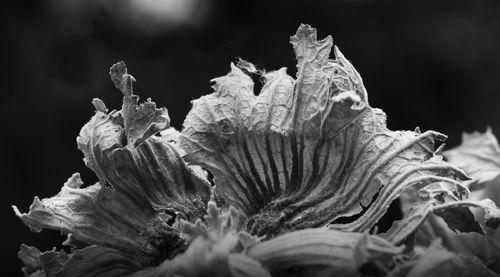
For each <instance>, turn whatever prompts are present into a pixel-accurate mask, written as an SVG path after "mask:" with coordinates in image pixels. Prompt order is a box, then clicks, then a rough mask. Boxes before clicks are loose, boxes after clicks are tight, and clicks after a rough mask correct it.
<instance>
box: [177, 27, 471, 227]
mask: <svg viewBox="0 0 500 277" xmlns="http://www.w3.org/2000/svg"><path fill="white" fill-rule="evenodd" d="M291 43H292V45H293V47H294V49H295V53H296V56H297V60H298V64H297V67H298V73H297V79H296V80H294V79H293V78H292V77H290V76H288V75H287V74H286V72H285V71H286V70H285V69H280V70H278V71H275V72H270V73H267V74H265V75H264V79H265V84H264V86H263V88H262V91H261V92H260V94H259V95H258V96H256V95H254V92H253V82H252V80H251V79H250V77H249V76H247V75H246V74H245V73H244V72H243V71H241V70H240V69H239V68H238V67H236V66H234V65H231V72H230V73H229V74H228V75H226V76H224V77H220V78H217V79H215V80H214V81H215V85H214V87H213V88H214V90H215V92H214V93H212V94H209V95H206V96H203V97H201V98H200V99H198V100H195V101H193V108H192V110H191V112H190V113H189V114H188V116H187V118H186V120H185V122H184V128H183V131H182V135H181V137H180V145H181V147H182V148H183V149H184V150H185V152H186V155H185V156H184V158H185V159H186V160H187V161H188V162H190V163H192V164H198V165H201V166H202V167H204V168H206V169H208V170H209V171H211V172H212V173H213V174H214V176H215V183H216V191H217V192H218V194H219V195H221V196H222V197H223V198H225V199H226V200H227V202H229V204H231V205H233V206H235V207H236V208H238V209H239V210H241V211H242V212H244V213H245V215H246V216H247V217H249V220H248V222H247V223H246V227H247V228H248V229H249V230H250V231H251V232H252V233H254V234H258V235H262V234H267V235H271V236H272V235H275V234H279V233H282V232H285V231H287V230H294V229H304V228H310V227H318V226H326V225H330V224H332V223H333V224H332V225H331V228H334V229H339V230H346V231H365V230H369V229H370V228H371V227H372V226H373V225H374V224H376V222H377V220H378V219H379V218H380V217H382V215H383V214H384V213H385V211H386V210H387V207H388V206H389V205H390V203H391V202H392V201H393V200H394V199H396V198H397V197H398V196H399V194H400V193H401V192H402V191H403V190H404V189H405V188H406V187H408V186H416V187H419V188H421V187H423V186H425V185H427V184H429V183H432V182H437V181H439V182H445V183H451V184H455V183H457V182H458V180H463V179H466V177H465V175H464V173H463V172H462V171H460V170H459V169H458V168H456V167H454V166H452V165H450V164H448V163H446V162H444V161H442V160H441V159H440V157H439V156H438V155H436V154H435V152H434V141H435V140H444V139H445V138H446V137H445V136H444V135H442V134H439V133H437V132H433V131H428V132H425V133H420V131H418V130H417V131H415V132H409V131H407V132H404V131H396V132H394V131H390V130H388V129H387V128H386V122H385V121H386V117H385V114H384V113H383V112H382V111H381V110H379V109H374V108H371V107H370V106H369V104H368V97H367V94H366V90H365V88H364V86H363V83H362V80H361V77H360V76H359V74H358V73H357V72H356V70H355V69H354V67H353V66H352V65H351V63H349V61H347V59H346V58H345V57H344V56H343V55H342V54H341V53H340V51H339V50H338V48H334V52H335V59H334V60H330V59H329V54H330V51H331V46H332V39H331V38H330V37H328V38H327V39H324V40H322V41H317V40H316V30H315V29H313V28H311V27H309V26H308V25H301V26H300V28H299V29H298V31H297V34H296V35H295V36H294V37H292V38H291ZM246 67H248V65H247V66H246Z"/></svg>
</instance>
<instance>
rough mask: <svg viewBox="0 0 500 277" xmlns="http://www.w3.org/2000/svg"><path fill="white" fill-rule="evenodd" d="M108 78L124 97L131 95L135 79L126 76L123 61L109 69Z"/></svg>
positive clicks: (126, 71)
mask: <svg viewBox="0 0 500 277" xmlns="http://www.w3.org/2000/svg"><path fill="white" fill-rule="evenodd" d="M109 76H110V77H111V80H112V81H113V83H115V87H116V88H117V89H119V90H120V91H121V92H122V93H123V94H124V95H125V96H131V95H132V83H133V82H135V78H134V77H133V76H132V75H130V74H128V70H127V66H126V65H125V63H124V62H123V61H121V62H118V63H115V64H114V65H113V66H112V67H111V68H110V69H109Z"/></svg>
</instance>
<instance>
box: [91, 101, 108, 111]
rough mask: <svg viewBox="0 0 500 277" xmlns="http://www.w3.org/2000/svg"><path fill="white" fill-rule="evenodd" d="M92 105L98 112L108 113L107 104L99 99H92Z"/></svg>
mask: <svg viewBox="0 0 500 277" xmlns="http://www.w3.org/2000/svg"><path fill="white" fill-rule="evenodd" d="M92 105H94V108H95V109H96V111H98V112H102V113H107V112H108V108H107V107H106V104H104V102H103V101H102V100H101V99H99V98H94V99H92Z"/></svg>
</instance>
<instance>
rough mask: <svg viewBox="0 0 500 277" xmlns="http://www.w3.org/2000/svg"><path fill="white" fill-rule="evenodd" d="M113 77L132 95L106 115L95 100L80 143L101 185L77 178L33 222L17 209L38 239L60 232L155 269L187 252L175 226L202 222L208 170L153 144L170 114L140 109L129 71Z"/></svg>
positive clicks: (34, 210)
mask: <svg viewBox="0 0 500 277" xmlns="http://www.w3.org/2000/svg"><path fill="white" fill-rule="evenodd" d="M110 73H111V76H112V79H113V81H114V82H115V84H116V85H117V87H118V88H120V89H121V90H122V92H123V93H124V95H125V96H124V98H123V101H124V104H123V108H122V110H121V111H118V112H117V111H112V112H110V113H109V114H106V113H105V111H106V108H105V105H104V104H103V103H102V101H100V100H94V101H93V103H94V105H95V106H96V110H97V111H96V114H95V116H94V117H92V119H91V120H90V122H89V123H87V124H86V125H85V126H84V127H83V128H82V130H81V132H80V136H79V137H78V138H77V142H78V147H79V148H80V150H81V151H82V152H83V153H84V156H85V158H84V161H85V163H86V165H87V166H89V167H90V168H91V169H92V170H93V171H94V172H95V173H96V174H97V176H98V177H99V180H100V182H99V183H97V184H95V185H93V186H88V187H82V185H83V182H82V181H81V180H80V177H79V175H78V174H74V175H73V176H72V177H71V178H70V179H69V180H68V181H67V182H66V183H65V184H64V186H63V188H62V189H61V192H60V193H59V194H57V195H56V196H54V197H52V198H48V199H43V200H41V201H40V200H39V199H38V198H35V201H34V202H33V204H32V205H31V207H30V212H29V213H28V214H21V213H20V212H19V211H18V210H17V208H15V207H14V209H15V211H16V214H17V215H18V216H19V217H20V218H21V219H22V220H23V222H25V223H26V224H27V225H28V226H30V228H31V229H33V230H34V231H40V230H41V229H42V228H49V229H56V230H60V231H61V232H63V233H64V234H71V235H72V236H73V237H74V238H75V239H76V240H79V241H85V242H87V243H89V244H96V245H99V246H104V247H110V248H114V249H116V250H118V251H121V252H123V253H124V254H125V255H130V256H134V257H135V259H136V260H137V261H138V262H139V263H140V264H142V265H149V264H155V263H158V262H161V261H163V260H164V259H165V258H167V257H170V256H172V255H175V254H176V253H177V252H178V251H181V250H182V248H183V241H182V240H181V238H180V237H179V234H178V233H179V232H178V231H177V230H175V229H173V228H172V227H171V226H170V225H169V223H168V221H169V219H171V217H172V216H175V215H176V214H182V216H184V217H185V218H187V219H188V220H192V219H195V218H198V217H200V215H203V214H204V212H205V207H206V203H207V202H208V200H209V198H210V195H211V186H210V183H209V181H208V180H207V179H206V175H203V174H201V173H200V172H199V171H200V170H201V169H199V168H196V167H194V168H193V167H191V166H188V165H187V164H186V163H185V162H184V161H183V160H182V159H181V157H180V151H179V148H178V146H177V145H176V144H175V143H174V144H171V143H170V142H168V141H166V140H164V138H162V137H160V136H154V134H155V133H157V132H159V131H161V130H163V129H165V128H167V127H168V115H167V114H166V110H165V109H156V108H155V106H154V103H152V102H150V101H148V102H147V103H146V104H142V105H140V106H138V107H137V105H136V104H137V101H138V97H137V96H136V95H133V94H132V85H131V83H132V80H133V77H131V76H130V75H128V74H127V72H126V67H125V64H123V63H118V64H116V65H114V66H113V67H112V68H111V71H110Z"/></svg>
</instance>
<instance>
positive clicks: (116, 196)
mask: <svg viewBox="0 0 500 277" xmlns="http://www.w3.org/2000/svg"><path fill="white" fill-rule="evenodd" d="M291 43H292V45H293V47H294V50H295V54H296V57H297V61H298V63H297V70H298V71H297V78H296V79H294V78H292V77H291V76H288V75H287V73H286V69H285V68H282V69H280V70H278V71H272V72H267V73H262V72H261V71H259V70H256V67H255V66H253V65H252V64H250V63H248V62H244V61H241V62H240V63H239V64H238V65H234V64H231V72H230V73H229V74H228V75H226V76H224V77H220V78H216V79H214V82H215V85H214V86H213V88H214V93H212V94H209V95H206V96H203V97H201V98H200V99H198V100H195V101H193V108H192V110H191V111H190V112H189V114H188V116H187V118H186V120H185V122H184V127H183V130H182V132H180V133H179V132H177V131H175V130H174V129H172V128H169V117H168V115H167V112H166V110H165V109H157V108H156V107H155V104H154V103H153V102H151V101H150V100H149V99H148V101H147V102H146V103H144V104H141V105H138V97H137V96H136V95H134V94H133V93H132V83H133V81H135V80H134V78H133V77H132V76H131V75H129V74H128V73H127V69H126V67H125V64H124V63H122V62H121V63H118V64H115V65H114V66H113V67H112V68H111V71H110V74H111V78H112V80H113V81H114V83H115V85H116V87H117V88H118V89H120V90H121V91H122V92H123V94H124V97H123V106H122V109H121V110H120V111H112V112H110V113H107V108H106V106H105V105H104V103H103V102H102V101H100V100H98V99H95V100H94V101H93V103H94V106H95V108H96V110H97V111H96V115H95V116H94V117H93V118H92V119H91V120H90V122H89V123H87V124H86V125H85V126H84V127H83V129H82V131H81V132H80V136H79V137H78V139H77V142H78V146H79V148H80V150H82V152H83V153H84V156H85V159H84V160H85V164H86V165H87V166H88V167H90V168H91V169H92V170H93V171H94V172H95V173H96V175H97V176H98V178H99V182H98V183H97V184H95V185H93V186H88V187H83V188H82V187H81V186H82V181H81V180H80V178H79V176H78V174H74V175H73V176H72V177H71V178H70V179H69V180H68V182H67V183H66V184H65V185H64V186H63V188H62V190H61V192H60V193H59V194H58V195H56V196H54V197H52V198H49V199H44V200H41V201H40V200H39V199H38V198H35V201H34V203H33V205H32V206H31V208H30V212H29V213H28V214H21V213H20V212H18V211H17V209H16V208H15V210H16V213H17V215H18V216H19V217H20V218H21V219H22V220H23V221H24V222H25V223H26V224H27V225H29V226H30V227H31V228H32V229H33V230H35V231H40V230H41V229H42V228H50V229H56V230H60V231H62V232H63V233H64V234H68V240H67V241H66V242H65V244H67V245H70V246H71V247H72V250H71V252H70V253H66V252H65V251H59V252H58V251H57V250H55V249H54V250H52V251H48V252H45V253H41V252H40V251H39V250H37V249H36V248H34V247H28V246H22V247H21V251H20V253H19V256H20V258H21V259H22V260H23V262H24V263H25V265H26V267H25V268H24V272H25V274H26V275H31V276H123V275H132V274H134V275H135V276H313V275H316V276H331V275H335V276H361V275H366V274H368V275H371V276H384V275H390V276H425V275H426V274H427V273H428V272H429V270H437V269H438V267H439V266H440V265H442V264H446V267H439V270H441V271H440V272H444V273H446V274H452V273H453V274H454V273H457V272H459V273H460V272H476V271H477V272H482V273H484V274H490V273H491V274H493V273H492V272H491V271H489V270H488V269H487V268H486V267H485V266H484V265H483V264H482V263H481V262H480V261H479V260H478V259H477V258H475V257H472V256H470V255H467V254H460V255H456V254H455V253H453V252H450V251H449V250H446V249H443V248H440V246H439V245H440V244H439V241H434V242H433V243H432V244H430V246H428V245H418V246H417V247H414V244H413V241H414V236H413V234H414V233H415V232H416V231H417V230H419V229H418V228H419V227H420V226H422V224H424V226H426V225H428V223H427V222H428V220H431V219H433V218H437V217H439V218H441V219H442V220H444V222H445V224H446V225H443V226H442V227H443V228H447V229H448V228H449V229H451V230H453V231H458V232H476V233H481V234H482V233H484V232H485V230H486V231H488V232H489V231H491V230H492V229H494V228H497V227H498V222H499V220H500V211H499V210H498V209H497V208H496V206H495V204H493V202H491V201H489V200H479V201H476V200H469V199H467V198H468V196H469V193H470V192H469V189H468V187H467V182H466V181H467V180H468V177H467V176H466V175H465V173H464V172H463V171H462V170H461V169H459V168H457V167H456V166H454V165H452V164H450V163H448V162H446V161H443V159H442V157H441V156H440V151H441V150H442V149H441V148H438V149H437V150H435V145H434V144H435V140H439V141H442V140H444V139H445V138H446V137H445V136H444V135H442V134H440V133H437V132H434V131H427V132H424V133H421V132H420V130H418V128H417V129H416V130H415V131H414V132H411V131H390V130H388V129H387V127H386V123H385V120H386V117H385V114H384V113H383V112H382V111H381V110H379V109H375V108H372V107H370V105H369V103H368V96H367V92H366V90H365V88H364V86H363V82H362V79H361V77H360V75H359V74H358V73H357V71H356V70H355V69H354V67H353V66H352V65H351V63H350V62H349V61H348V60H347V59H346V58H345V57H344V56H343V55H342V54H341V53H340V51H339V49H338V48H337V47H334V49H333V50H334V55H335V58H334V59H333V60H331V59H329V56H330V52H331V48H332V46H333V44H332V38H331V37H327V38H326V39H324V40H321V41H317V39H316V30H315V29H313V28H311V27H310V26H308V25H301V26H300V27H299V29H298V31H297V34H296V35H295V36H293V37H292V38H291ZM245 72H247V73H252V74H262V77H263V78H264V80H265V83H264V86H263V88H262V91H261V92H260V93H259V94H258V95H255V93H254V89H253V85H254V84H253V82H252V79H251V78H250V77H249V76H248V75H247V74H246V73H245ZM465 169H466V168H465ZM466 170H467V169H466ZM207 171H208V172H210V173H211V174H212V175H213V177H214V178H213V183H214V186H212V184H211V181H209V178H208V173H207ZM400 196H403V197H404V198H403V200H404V201H403V204H404V205H403V207H404V217H403V219H402V220H400V221H395V222H394V223H393V225H392V227H391V228H390V229H389V230H388V231H387V232H383V233H377V227H376V226H377V223H378V221H379V220H380V218H381V217H382V216H383V215H384V214H385V213H386V211H387V209H388V207H389V205H390V204H391V203H392V202H393V201H398V198H399V197H400ZM470 207H473V208H475V209H479V210H480V211H481V214H478V213H476V215H474V214H473V212H472V211H471V210H470ZM432 214H434V215H435V216H437V217H434V216H433V215H432ZM434 238H435V236H433V237H432V239H434ZM428 259H430V260H432V259H435V261H437V263H431V264H429V265H426V264H425V261H427V260H428ZM439 261H442V263H439ZM464 265H467V270H468V271H464V270H461V269H460V268H463V266H464ZM461 266H462V267H461ZM457 270H458V271H457Z"/></svg>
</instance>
